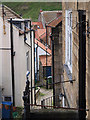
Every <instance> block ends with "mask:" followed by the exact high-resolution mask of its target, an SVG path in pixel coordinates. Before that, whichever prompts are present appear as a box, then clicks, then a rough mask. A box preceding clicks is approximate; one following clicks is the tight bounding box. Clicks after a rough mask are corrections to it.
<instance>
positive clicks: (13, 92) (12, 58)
mask: <svg viewBox="0 0 90 120" xmlns="http://www.w3.org/2000/svg"><path fill="white" fill-rule="evenodd" d="M10 38H11V70H12V96H13V106H15V84H14V82H15V81H14V57H13V56H14V54H13V53H14V50H13V26H12V18H11V19H10Z"/></svg>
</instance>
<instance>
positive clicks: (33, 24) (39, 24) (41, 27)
mask: <svg viewBox="0 0 90 120" xmlns="http://www.w3.org/2000/svg"><path fill="white" fill-rule="evenodd" d="M31 25H32V26H35V25H37V26H39V27H40V29H43V25H42V22H32V23H31Z"/></svg>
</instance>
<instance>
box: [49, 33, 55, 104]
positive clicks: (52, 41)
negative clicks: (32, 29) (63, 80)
mask: <svg viewBox="0 0 90 120" xmlns="http://www.w3.org/2000/svg"><path fill="white" fill-rule="evenodd" d="M50 37H51V43H52V44H51V46H52V79H53V106H55V80H54V40H53V39H52V38H53V35H51V36H50Z"/></svg>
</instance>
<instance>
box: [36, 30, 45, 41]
mask: <svg viewBox="0 0 90 120" xmlns="http://www.w3.org/2000/svg"><path fill="white" fill-rule="evenodd" d="M45 36H46V29H37V30H36V31H35V38H36V39H38V40H40V37H41V38H43V37H45Z"/></svg>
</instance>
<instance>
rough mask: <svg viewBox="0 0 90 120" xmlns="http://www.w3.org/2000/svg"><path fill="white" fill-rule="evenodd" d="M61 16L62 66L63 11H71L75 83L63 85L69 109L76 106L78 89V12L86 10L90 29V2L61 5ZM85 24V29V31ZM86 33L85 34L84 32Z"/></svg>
mask: <svg viewBox="0 0 90 120" xmlns="http://www.w3.org/2000/svg"><path fill="white" fill-rule="evenodd" d="M62 8H63V10H62V14H63V24H62V36H63V37H62V41H63V65H64V64H65V10H69V9H71V10H72V28H73V29H72V37H73V38H72V79H75V80H76V81H75V82H73V83H65V84H63V88H64V89H65V91H66V92H65V93H66V96H67V99H68V102H69V105H70V107H77V106H78V89H79V84H78V81H79V77H78V75H79V62H78V61H79V24H78V11H77V10H86V21H89V27H90V2H89V3H78V4H77V2H73V3H64V2H63V3H62ZM87 27H88V26H87V22H86V29H87ZM86 33H87V32H86ZM89 37H90V36H89ZM89 39H90V38H88V37H87V35H86V105H87V108H89V109H90V97H89V96H90V88H89V86H90V74H89V73H90V53H89V51H90V43H89ZM63 78H64V80H68V79H69V78H68V75H67V72H66V70H65V69H64V71H63ZM89 119H90V112H88V120H89Z"/></svg>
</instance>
